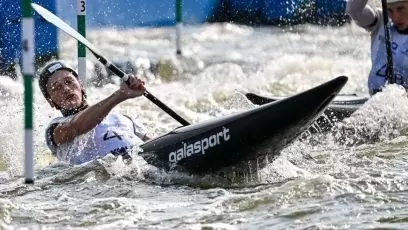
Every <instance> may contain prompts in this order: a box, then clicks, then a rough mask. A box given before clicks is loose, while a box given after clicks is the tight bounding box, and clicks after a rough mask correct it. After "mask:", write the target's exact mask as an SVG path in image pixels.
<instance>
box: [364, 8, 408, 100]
mask: <svg viewBox="0 0 408 230" xmlns="http://www.w3.org/2000/svg"><path fill="white" fill-rule="evenodd" d="M376 13H377V25H376V26H375V30H373V31H372V34H371V63H372V68H371V71H370V74H369V77H368V89H369V92H370V94H373V93H375V91H376V90H380V89H381V88H383V87H384V86H385V84H386V82H387V80H388V79H387V74H386V73H387V72H386V70H387V52H386V47H385V35H384V23H383V19H382V17H383V15H382V12H381V11H377V12H376ZM389 34H390V41H391V48H392V53H393V55H392V58H393V71H394V76H395V81H396V82H395V83H396V84H399V85H402V86H403V87H404V88H408V34H401V33H399V32H398V31H397V29H396V27H395V26H393V25H391V26H390V27H389Z"/></svg>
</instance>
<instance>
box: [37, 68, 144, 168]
mask: <svg viewBox="0 0 408 230" xmlns="http://www.w3.org/2000/svg"><path fill="white" fill-rule="evenodd" d="M129 82H130V84H129V85H128V84H126V83H124V82H122V84H121V85H120V88H119V89H118V90H116V91H115V92H113V93H112V94H111V95H110V96H108V97H106V98H105V99H103V100H101V101H99V102H98V103H96V104H95V105H88V103H87V100H86V92H85V90H84V87H83V86H82V84H81V82H80V81H79V80H78V74H77V72H76V71H75V70H73V69H72V68H71V67H69V66H68V65H66V64H65V63H64V62H63V61H59V60H58V61H52V62H50V63H48V64H46V65H45V66H44V67H43V68H42V69H41V70H40V72H39V86H40V89H41V92H42V93H43V95H44V97H45V99H46V100H47V101H48V103H49V104H50V105H51V107H53V108H56V109H57V110H60V111H61V113H62V115H63V116H61V117H57V118H54V119H53V120H52V121H51V123H50V124H49V125H48V127H47V128H46V131H45V138H46V143H47V146H48V147H49V148H50V150H51V151H52V153H53V155H55V156H56V157H57V159H58V160H60V161H64V162H69V163H70V164H74V165H76V164H82V163H85V162H88V161H91V160H93V159H95V158H97V157H103V156H106V155H107V154H109V153H112V154H113V155H122V156H123V157H124V158H128V157H129V152H130V151H131V149H132V147H134V146H136V145H140V144H141V143H142V142H143V141H146V140H149V139H150V137H149V136H148V134H147V130H146V128H145V127H144V126H143V125H142V124H141V123H140V122H138V121H136V120H135V119H132V118H131V117H128V116H126V115H123V114H120V113H116V112H111V110H112V109H113V108H114V107H115V106H117V105H118V104H120V103H121V102H123V101H125V100H127V99H130V98H135V97H139V96H141V95H143V93H144V92H145V91H146V88H145V86H144V84H145V83H144V81H142V80H141V79H138V78H136V77H134V76H133V75H130V80H129Z"/></svg>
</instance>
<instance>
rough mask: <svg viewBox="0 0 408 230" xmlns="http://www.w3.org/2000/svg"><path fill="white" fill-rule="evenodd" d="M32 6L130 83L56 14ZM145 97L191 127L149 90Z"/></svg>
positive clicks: (34, 5) (124, 74) (40, 7)
mask: <svg viewBox="0 0 408 230" xmlns="http://www.w3.org/2000/svg"><path fill="white" fill-rule="evenodd" d="M31 6H32V7H33V8H34V10H35V11H36V12H37V13H38V14H39V15H41V16H42V17H43V18H44V19H45V20H47V21H48V22H50V23H52V24H54V25H55V26H56V27H58V28H60V29H61V30H63V31H64V32H65V33H67V34H68V35H70V36H71V37H73V38H75V39H76V40H78V41H80V42H81V43H82V44H84V45H85V46H86V47H87V48H88V49H89V50H90V51H91V52H92V53H93V54H94V55H95V57H96V58H97V59H98V60H99V61H100V62H101V63H102V64H103V65H104V66H106V67H107V68H109V69H110V70H111V71H112V72H113V73H115V74H116V75H117V76H118V77H120V78H121V79H122V80H123V81H125V82H128V79H129V76H128V75H127V74H126V73H125V72H123V71H122V70H120V69H119V68H118V67H117V66H115V65H113V64H112V63H111V62H110V61H109V60H108V59H106V58H105V57H104V56H102V54H101V53H100V52H99V51H98V49H96V48H95V47H94V46H93V45H92V44H91V43H90V42H89V41H88V40H87V39H86V38H85V37H83V36H82V35H81V34H79V33H78V32H77V31H76V30H74V29H73V28H72V27H70V26H69V25H68V24H66V23H65V22H64V21H62V20H61V19H60V18H59V17H57V16H56V15H55V14H53V13H51V12H50V11H48V10H47V9H45V8H43V7H42V6H40V5H37V4H35V3H31ZM144 96H145V97H147V98H148V99H149V100H150V101H151V102H153V103H154V104H156V105H157V106H158V107H160V108H161V109H162V110H164V111H165V112H166V113H167V114H169V115H170V116H171V117H173V118H174V119H175V120H177V121H178V122H180V123H181V124H182V125H184V126H185V125H190V123H189V122H188V121H186V120H185V119H184V118H182V117H181V116H180V115H178V114H177V113H176V112H174V111H173V110H172V109H170V108H169V107H168V106H167V105H165V104H164V103H163V102H161V101H160V100H159V99H158V98H156V97H155V96H153V95H152V94H151V93H149V92H148V91H147V90H146V92H145V93H144Z"/></svg>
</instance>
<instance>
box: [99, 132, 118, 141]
mask: <svg viewBox="0 0 408 230" xmlns="http://www.w3.org/2000/svg"><path fill="white" fill-rule="evenodd" d="M112 138H118V139H119V140H122V137H121V135H119V134H118V133H117V132H115V131H107V132H106V133H105V134H104V135H103V140H104V141H106V140H109V139H112Z"/></svg>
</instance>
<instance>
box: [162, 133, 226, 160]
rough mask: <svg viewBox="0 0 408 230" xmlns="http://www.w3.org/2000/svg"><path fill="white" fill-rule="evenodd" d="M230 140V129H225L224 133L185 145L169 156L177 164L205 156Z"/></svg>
mask: <svg viewBox="0 0 408 230" xmlns="http://www.w3.org/2000/svg"><path fill="white" fill-rule="evenodd" d="M229 139H230V134H229V129H228V128H225V127H223V128H222V131H220V132H218V133H216V134H213V135H211V136H209V137H206V138H203V139H201V140H199V141H196V142H194V143H193V144H186V143H183V147H182V148H179V149H177V151H174V152H171V153H170V154H169V162H173V163H177V162H178V161H180V160H182V159H185V158H187V157H190V156H191V155H193V154H197V153H200V152H201V154H203V155H204V154H205V151H206V150H208V149H209V148H212V147H214V146H217V145H219V144H221V143H222V141H224V142H227V141H228V140H229Z"/></svg>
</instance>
